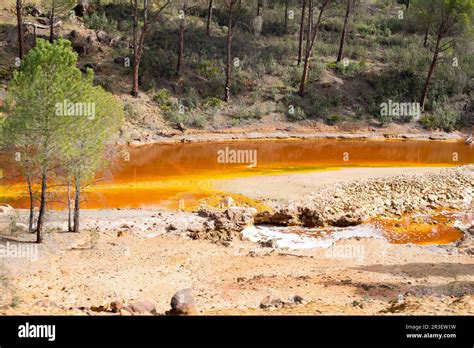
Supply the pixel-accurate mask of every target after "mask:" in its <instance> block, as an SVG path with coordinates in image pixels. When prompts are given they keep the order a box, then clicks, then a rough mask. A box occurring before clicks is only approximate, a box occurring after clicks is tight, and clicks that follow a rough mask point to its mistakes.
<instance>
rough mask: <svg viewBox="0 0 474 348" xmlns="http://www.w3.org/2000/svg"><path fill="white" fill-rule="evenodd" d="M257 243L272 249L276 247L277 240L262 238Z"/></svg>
mask: <svg viewBox="0 0 474 348" xmlns="http://www.w3.org/2000/svg"><path fill="white" fill-rule="evenodd" d="M258 244H260V246H261V247H262V248H272V249H276V248H278V242H277V240H276V239H274V238H272V239H269V240H262V241H260V242H259V243H258Z"/></svg>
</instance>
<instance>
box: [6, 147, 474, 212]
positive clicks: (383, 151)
mask: <svg viewBox="0 0 474 348" xmlns="http://www.w3.org/2000/svg"><path fill="white" fill-rule="evenodd" d="M226 147H228V148H229V149H230V150H256V153H257V165H256V166H255V167H252V166H250V165H249V163H241V164H231V163H218V151H219V150H224V149H225V148H226ZM127 151H128V154H127V155H125V154H124V156H119V157H118V158H117V159H116V160H115V161H113V163H112V166H111V168H110V169H109V171H110V173H111V174H110V175H105V176H104V175H103V174H100V175H98V178H102V177H105V179H103V180H100V181H98V182H97V183H96V184H94V185H91V186H88V187H87V188H85V193H84V202H83V203H82V206H83V208H94V209H95V208H144V207H165V208H176V207H178V206H179V205H180V204H181V205H183V204H184V207H185V208H189V207H195V206H196V205H197V204H198V201H199V199H202V198H206V197H212V196H215V195H219V194H225V193H222V192H217V191H216V190H215V189H214V187H213V182H214V181H215V180H218V179H225V178H233V177H243V176H256V175H278V174H287V173H290V172H304V171H317V170H335V169H340V168H346V167H391V166H392V167H400V166H454V165H461V164H466V163H473V162H474V147H473V146H467V145H465V144H464V142H462V141H461V142H460V141H456V142H454V141H449V142H447V141H443V142H439V141H412V140H406V141H394V140H384V141H381V140H377V141H368V140H335V139H320V140H253V141H248V140H246V141H233V142H213V143H206V142H200V143H184V144H183V143H178V144H167V145H163V144H154V145H147V146H142V147H135V148H129V149H128V150H127ZM9 157H11V156H8V158H9ZM125 159H129V160H125ZM3 173H4V180H3V181H0V183H1V185H0V201H4V202H7V203H10V204H12V205H13V206H15V207H27V204H28V203H27V202H28V200H27V196H26V189H25V185H24V183H23V182H21V181H19V179H18V177H17V176H16V175H17V174H16V173H15V170H14V162H13V161H10V162H9V161H8V159H7V160H6V162H5V161H4V164H3ZM282 189H283V188H282ZM64 191H65V189H64V187H62V188H61V187H54V188H52V189H51V203H50V207H52V208H56V209H62V208H64V207H65V197H64ZM180 202H181V203H180Z"/></svg>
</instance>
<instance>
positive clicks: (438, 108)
mask: <svg viewBox="0 0 474 348" xmlns="http://www.w3.org/2000/svg"><path fill="white" fill-rule="evenodd" d="M420 122H421V124H423V125H424V126H425V127H426V128H428V129H441V130H444V131H445V132H452V131H454V130H456V129H458V128H460V127H461V113H460V112H459V111H458V110H456V109H454V108H453V107H452V106H450V105H448V104H447V103H445V104H440V103H436V102H435V103H434V106H433V112H432V113H431V114H426V115H424V116H423V117H422V118H421V119H420Z"/></svg>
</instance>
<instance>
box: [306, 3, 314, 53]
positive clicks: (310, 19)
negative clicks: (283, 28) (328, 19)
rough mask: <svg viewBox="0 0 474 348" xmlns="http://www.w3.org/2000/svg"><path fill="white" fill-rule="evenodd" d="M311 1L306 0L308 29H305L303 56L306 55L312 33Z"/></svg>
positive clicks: (312, 8) (312, 7)
mask: <svg viewBox="0 0 474 348" xmlns="http://www.w3.org/2000/svg"><path fill="white" fill-rule="evenodd" d="M313 10H314V6H313V0H308V27H307V29H306V50H305V55H306V54H307V53H308V48H309V46H310V43H311V36H312V32H313Z"/></svg>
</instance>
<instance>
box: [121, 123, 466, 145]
mask: <svg viewBox="0 0 474 348" xmlns="http://www.w3.org/2000/svg"><path fill="white" fill-rule="evenodd" d="M300 128H301V129H299V130H297V131H294V130H288V129H271V130H258V129H253V128H251V129H248V130H245V129H239V128H236V129H227V130H225V129H223V130H220V131H214V132H211V131H206V130H203V131H200V130H188V131H185V132H174V133H170V134H166V135H159V134H158V135H154V136H153V137H152V139H147V140H145V139H135V140H131V141H129V142H128V143H129V145H132V146H144V145H149V144H170V143H178V142H219V141H229V140H270V139H361V140H362V139H367V140H387V139H392V140H437V141H438V140H441V141H458V140H462V139H465V138H466V136H467V134H464V133H460V132H457V133H445V132H422V131H418V132H411V133H409V132H398V131H393V130H391V131H389V130H387V131H386V132H381V131H370V132H364V131H354V132H340V131H337V130H332V131H325V132H321V131H315V130H314V129H313V128H307V127H300Z"/></svg>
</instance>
